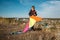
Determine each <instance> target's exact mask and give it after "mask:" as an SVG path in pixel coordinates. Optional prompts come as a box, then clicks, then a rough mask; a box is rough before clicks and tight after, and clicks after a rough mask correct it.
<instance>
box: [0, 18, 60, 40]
mask: <svg viewBox="0 0 60 40" xmlns="http://www.w3.org/2000/svg"><path fill="white" fill-rule="evenodd" d="M27 21H28V19H27V18H25V19H24V18H21V19H19V20H16V19H15V18H0V40H60V19H59V18H58V19H57V18H55V19H54V18H44V19H43V21H42V22H37V23H36V24H35V25H34V28H35V31H33V30H32V31H28V32H26V33H23V34H17V35H9V33H10V32H16V31H20V30H23V29H24V27H25V24H26V23H27ZM46 23H47V24H48V28H45V24H46ZM40 29H42V30H40Z"/></svg>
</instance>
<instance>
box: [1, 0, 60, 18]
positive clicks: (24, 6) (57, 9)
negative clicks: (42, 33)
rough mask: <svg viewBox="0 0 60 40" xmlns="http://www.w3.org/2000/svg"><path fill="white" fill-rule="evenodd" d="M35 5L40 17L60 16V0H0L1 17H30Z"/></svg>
mask: <svg viewBox="0 0 60 40" xmlns="http://www.w3.org/2000/svg"><path fill="white" fill-rule="evenodd" d="M33 5H34V6H35V10H36V12H37V14H38V15H37V16H39V17H42V18H60V1H59V0H0V17H17V18H22V17H24V18H28V17H29V15H28V14H29V11H30V10H31V6H33Z"/></svg>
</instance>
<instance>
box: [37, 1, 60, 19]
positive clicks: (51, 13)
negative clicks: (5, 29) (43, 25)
mask: <svg viewBox="0 0 60 40" xmlns="http://www.w3.org/2000/svg"><path fill="white" fill-rule="evenodd" d="M39 7H40V8H42V10H41V11H40V10H37V12H38V16H41V17H44V18H60V1H46V2H44V3H42V4H40V5H39Z"/></svg>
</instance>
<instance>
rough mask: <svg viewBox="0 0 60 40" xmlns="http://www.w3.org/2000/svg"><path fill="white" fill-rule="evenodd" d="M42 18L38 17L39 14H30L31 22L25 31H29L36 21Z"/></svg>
mask: <svg viewBox="0 0 60 40" xmlns="http://www.w3.org/2000/svg"><path fill="white" fill-rule="evenodd" d="M41 20H42V18H40V17H37V16H30V18H29V22H28V23H27V24H26V26H25V28H24V30H23V32H24V33H25V32H27V31H28V30H29V29H30V28H31V27H32V26H33V25H34V24H35V23H36V22H38V21H41Z"/></svg>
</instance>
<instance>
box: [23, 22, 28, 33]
mask: <svg viewBox="0 0 60 40" xmlns="http://www.w3.org/2000/svg"><path fill="white" fill-rule="evenodd" d="M28 30H29V22H28V23H27V24H26V26H25V28H24V30H23V32H24V33H25V32H27V31H28Z"/></svg>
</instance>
